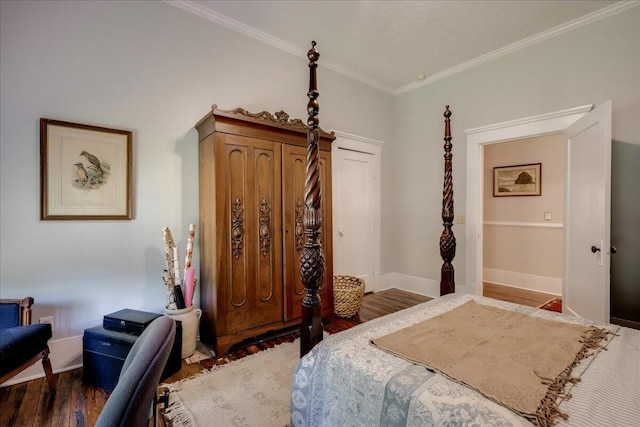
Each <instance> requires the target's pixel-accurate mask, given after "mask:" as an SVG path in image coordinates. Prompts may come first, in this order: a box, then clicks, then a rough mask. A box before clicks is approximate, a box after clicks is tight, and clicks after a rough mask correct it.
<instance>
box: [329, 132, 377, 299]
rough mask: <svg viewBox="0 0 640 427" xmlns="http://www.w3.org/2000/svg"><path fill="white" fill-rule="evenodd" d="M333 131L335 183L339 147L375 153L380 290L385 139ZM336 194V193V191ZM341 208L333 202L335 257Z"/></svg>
mask: <svg viewBox="0 0 640 427" xmlns="http://www.w3.org/2000/svg"><path fill="white" fill-rule="evenodd" d="M332 132H333V133H334V134H335V135H336V139H335V141H334V142H333V144H332V145H331V157H332V158H331V166H332V169H331V173H332V175H333V177H332V181H333V183H334V185H335V183H337V182H340V180H339V179H338V178H339V176H340V174H341V173H342V171H341V170H340V162H337V161H336V159H335V155H336V154H335V153H336V152H337V150H339V149H341V148H342V149H346V150H352V151H360V152H363V153H368V154H372V155H373V167H374V176H375V181H374V194H371V195H370V196H371V197H372V201H373V206H374V212H373V229H374V231H373V236H372V237H373V286H372V289H373V292H378V291H379V290H380V286H381V285H380V268H381V255H380V253H381V252H380V245H381V243H380V241H381V236H382V229H381V214H382V209H381V191H382V186H381V182H380V176H381V175H380V170H381V164H382V147H384V144H385V143H384V142H383V141H378V140H375V139H371V138H367V137H364V136H359V135H353V134H350V133H347V132H342V131H339V130H332ZM334 194H336V193H335V192H334ZM339 209H340V207H339V206H337V204H336V203H333V213H332V214H333V219H334V220H333V234H334V236H333V244H334V250H333V253H334V257H335V256H336V253H337V252H336V248H335V245H336V244H337V242H338V238H337V236H336V233H337V232H338V229H339V228H340V225H339V224H338V222H337V221H336V216H337V212H338V210H339Z"/></svg>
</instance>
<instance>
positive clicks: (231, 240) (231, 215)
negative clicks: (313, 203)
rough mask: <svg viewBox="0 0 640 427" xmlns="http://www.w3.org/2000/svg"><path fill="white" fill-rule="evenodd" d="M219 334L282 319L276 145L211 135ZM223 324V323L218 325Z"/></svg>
mask: <svg viewBox="0 0 640 427" xmlns="http://www.w3.org/2000/svg"><path fill="white" fill-rule="evenodd" d="M216 144H217V146H216V149H217V152H216V163H217V169H216V180H217V185H216V187H217V202H216V203H217V205H218V208H219V210H218V212H220V215H219V217H218V224H217V227H216V228H217V231H218V232H219V233H222V236H221V237H222V238H219V239H217V242H218V244H220V245H222V247H221V248H220V250H219V251H218V253H219V254H220V260H219V261H218V262H220V263H221V265H220V269H219V272H220V277H219V278H218V284H219V291H218V318H219V319H224V322H223V323H224V327H223V328H220V329H221V330H220V331H219V335H226V334H231V333H234V332H238V331H242V330H245V329H249V328H253V327H258V326H262V325H266V324H269V323H272V322H276V321H281V320H282V300H283V296H282V261H281V259H282V228H281V227H282V217H281V206H282V200H281V181H280V179H281V178H280V176H281V175H280V170H281V153H280V146H279V145H278V144H274V143H272V142H270V141H265V140H261V139H256V138H247V137H242V136H236V135H225V134H218V135H216ZM221 326H222V325H221Z"/></svg>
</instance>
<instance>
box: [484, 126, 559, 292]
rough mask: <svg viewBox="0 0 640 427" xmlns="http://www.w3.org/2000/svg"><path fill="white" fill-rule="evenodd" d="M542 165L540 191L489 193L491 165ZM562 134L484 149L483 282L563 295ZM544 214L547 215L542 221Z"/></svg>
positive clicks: (495, 145) (491, 178) (492, 166)
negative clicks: (534, 193) (533, 193)
mask: <svg viewBox="0 0 640 427" xmlns="http://www.w3.org/2000/svg"><path fill="white" fill-rule="evenodd" d="M528 163H541V164H542V166H541V195H540V196H513V197H493V168H494V167H499V166H513V165H521V164H528ZM563 170H564V138H563V135H562V134H556V135H547V136H543V137H536V138H528V139H522V140H517V141H509V142H504V143H500V144H490V145H487V146H485V147H484V203H483V204H484V233H483V234H484V241H483V264H484V265H483V267H484V280H485V281H488V282H494V283H500V284H503V285H509V286H515V287H519V288H526V289H532V290H536V291H542V292H548V293H554V294H561V293H562V217H563V200H564V172H563ZM545 212H548V213H550V214H551V219H550V220H545V219H544V214H545Z"/></svg>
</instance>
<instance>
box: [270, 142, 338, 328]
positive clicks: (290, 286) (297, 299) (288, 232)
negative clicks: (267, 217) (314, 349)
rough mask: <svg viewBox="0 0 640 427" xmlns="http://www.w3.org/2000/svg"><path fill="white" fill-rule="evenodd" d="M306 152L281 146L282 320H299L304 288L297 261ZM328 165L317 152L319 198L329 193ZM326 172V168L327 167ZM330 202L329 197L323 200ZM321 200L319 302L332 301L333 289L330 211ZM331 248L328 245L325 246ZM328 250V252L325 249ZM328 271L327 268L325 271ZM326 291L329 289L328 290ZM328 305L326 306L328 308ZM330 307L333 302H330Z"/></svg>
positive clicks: (327, 158)
mask: <svg viewBox="0 0 640 427" xmlns="http://www.w3.org/2000/svg"><path fill="white" fill-rule="evenodd" d="M306 156H307V150H306V148H305V147H297V146H290V145H284V146H283V156H282V157H283V165H284V166H283V171H282V174H283V187H284V188H283V197H284V205H283V212H284V226H283V228H284V230H285V238H284V289H285V320H287V321H289V320H293V319H297V318H300V317H301V316H302V299H303V298H304V285H303V284H302V277H301V275H300V257H301V256H302V249H303V247H304V242H305V236H304V224H303V222H302V221H303V218H304V184H305V180H306V162H307V157H306ZM330 161H331V156H330V153H327V152H324V151H321V152H320V183H321V194H323V195H324V194H325V191H326V189H327V188H328V189H329V190H328V191H329V193H328V194H329V195H330V191H331V190H330V189H331V181H330V179H331V176H330V174H328V173H327V171H328V170H329V171H330V169H328V168H327V165H328V162H330ZM329 168H330V164H329ZM327 198H328V199H330V196H329V197H327ZM324 199H325V197H324V196H323V204H322V217H323V223H322V230H321V233H322V234H321V238H320V241H321V243H322V246H323V249H324V254H325V265H326V267H325V277H324V282H323V284H322V285H321V287H320V292H319V295H320V298H321V300H328V299H329V298H331V299H333V292H332V291H333V287H332V286H327V284H328V283H329V282H331V281H333V269H332V268H331V265H332V262H331V259H332V258H331V253H332V252H329V254H328V255H329V256H327V252H328V251H327V243H326V242H327V236H329V240H328V241H329V242H331V234H330V233H331V232H332V229H331V210H330V209H329V210H328V209H327V205H328V203H326V202H325V200H324ZM328 246H331V245H328ZM329 250H331V249H329ZM327 267H328V268H327ZM329 288H330V289H329ZM328 305H329V304H327V306H328ZM330 305H331V306H333V301H331V304H330Z"/></svg>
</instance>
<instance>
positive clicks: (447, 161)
mask: <svg viewBox="0 0 640 427" xmlns="http://www.w3.org/2000/svg"><path fill="white" fill-rule="evenodd" d="M444 123H445V125H444V188H443V190H442V225H443V226H444V229H443V230H442V235H441V236H440V256H441V257H442V260H443V261H444V263H443V264H442V268H441V269H440V295H446V294H450V293H453V292H455V290H456V289H455V280H454V270H453V264H451V262H452V261H453V258H454V257H455V256H456V237H455V236H454V235H453V230H452V229H451V227H452V226H453V217H454V215H453V175H452V172H453V170H452V167H451V158H452V157H453V154H452V153H451V149H452V148H453V144H451V110H449V106H448V105H447V108H446V109H445V111H444Z"/></svg>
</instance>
